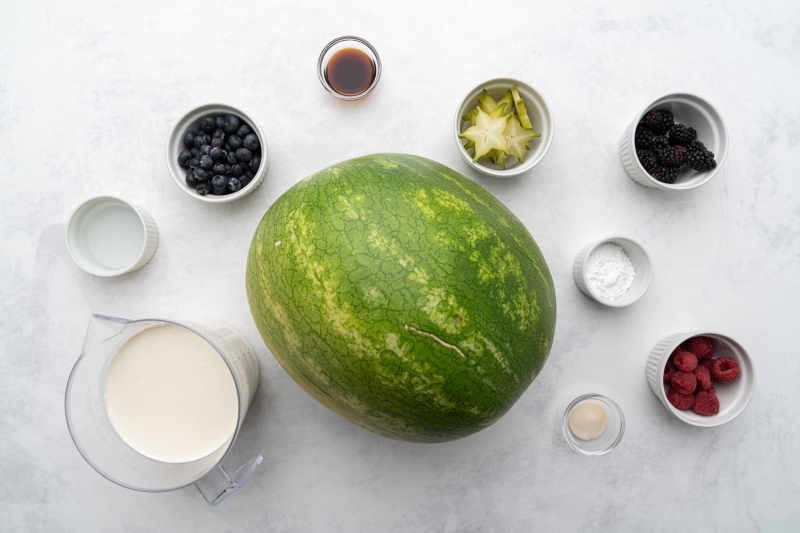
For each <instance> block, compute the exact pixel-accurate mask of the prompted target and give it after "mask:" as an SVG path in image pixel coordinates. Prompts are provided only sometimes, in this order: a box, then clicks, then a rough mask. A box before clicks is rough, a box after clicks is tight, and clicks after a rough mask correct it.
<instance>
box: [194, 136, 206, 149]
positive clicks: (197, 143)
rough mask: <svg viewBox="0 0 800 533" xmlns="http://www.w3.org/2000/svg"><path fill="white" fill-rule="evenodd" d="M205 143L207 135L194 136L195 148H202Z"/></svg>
mask: <svg viewBox="0 0 800 533" xmlns="http://www.w3.org/2000/svg"><path fill="white" fill-rule="evenodd" d="M204 144H207V143H206V136H205V135H195V136H194V146H195V148H200V147H201V146H203V145H204Z"/></svg>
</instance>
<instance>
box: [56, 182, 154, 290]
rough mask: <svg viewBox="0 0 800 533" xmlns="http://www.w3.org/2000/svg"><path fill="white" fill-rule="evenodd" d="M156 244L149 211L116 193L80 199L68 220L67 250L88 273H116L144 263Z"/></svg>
mask: <svg viewBox="0 0 800 533" xmlns="http://www.w3.org/2000/svg"><path fill="white" fill-rule="evenodd" d="M157 248H158V227H157V226H156V222H155V220H154V219H153V217H152V216H150V214H149V213H148V212H147V211H145V210H144V209H142V208H141V207H137V206H134V205H133V204H131V203H129V202H126V201H125V200H123V199H121V198H117V197H115V196H98V197H95V198H90V199H88V200H86V201H85V202H83V203H82V204H81V205H80V206H78V208H77V209H75V211H74V212H73V213H72V216H70V218H69V222H68V223H67V250H69V254H70V256H72V259H73V260H74V261H75V263H77V264H78V266H79V267H81V268H82V269H84V270H85V271H86V272H88V273H90V274H94V275H95V276H102V277H111V276H119V275H120V274H126V273H128V272H133V271H134V270H138V269H140V268H142V267H143V266H145V265H146V264H147V263H149V262H150V260H151V259H152V258H153V255H155V253H156V249H157Z"/></svg>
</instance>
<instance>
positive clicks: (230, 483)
mask: <svg viewBox="0 0 800 533" xmlns="http://www.w3.org/2000/svg"><path fill="white" fill-rule="evenodd" d="M263 459H264V458H263V457H262V456H261V455H258V456H257V457H255V458H253V459H251V460H250V461H248V462H247V463H245V465H244V466H242V467H240V468H239V469H238V470H237V471H236V472H234V473H233V475H232V476H229V475H228V472H227V471H226V470H225V467H224V466H222V464H218V465H217V466H215V467H214V468H213V469H212V470H211V471H210V472H209V473H208V474H206V475H205V476H203V477H202V478H200V479H198V480H197V481H195V483H194V485H195V487H197V490H199V491H200V494H202V495H203V498H205V499H206V501H207V502H208V503H210V504H211V505H219V504H220V503H222V502H223V501H225V499H226V498H228V497H230V496H232V495H233V494H236V493H237V492H239V491H240V490H242V488H244V485H245V483H247V480H248V479H250V476H252V475H253V472H255V471H256V468H258V465H260V464H261V461H262V460H263Z"/></svg>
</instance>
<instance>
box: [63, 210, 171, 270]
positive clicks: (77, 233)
mask: <svg viewBox="0 0 800 533" xmlns="http://www.w3.org/2000/svg"><path fill="white" fill-rule="evenodd" d="M103 204H122V205H124V206H126V207H127V208H128V209H131V210H132V211H134V212H135V213H136V214H137V215H138V216H139V221H140V222H141V224H142V228H143V229H144V242H143V244H142V248H141V251H140V252H139V255H138V256H137V257H136V260H135V261H134V262H133V263H131V264H130V265H126V266H124V267H122V268H117V269H114V268H108V267H106V266H104V265H102V264H100V263H99V262H98V261H96V260H95V259H94V258H93V257H92V256H91V254H90V253H89V252H88V251H87V250H86V249H85V246H84V245H83V235H82V234H81V228H82V220H83V219H84V218H85V216H86V214H87V213H88V212H90V211H91V210H92V209H94V208H96V207H97V206H100V205H103ZM157 249H158V226H157V225H156V221H155V219H154V218H153V217H152V215H150V213H148V212H147V211H146V210H145V209H144V208H142V207H139V206H137V205H134V204H132V203H130V202H128V201H126V200H123V199H122V198H119V197H117V196H110V195H103V196H96V197H93V198H89V199H88V200H86V201H84V202H83V203H82V204H81V205H79V206H78V207H77V208H76V209H75V211H73V212H72V215H70V217H69V221H68V222H67V250H68V251H69V254H70V256H71V257H72V259H73V261H75V263H76V264H77V265H78V266H79V267H81V268H82V269H83V270H85V271H86V272H88V273H90V274H94V275H95V276H101V277H111V276H119V275H120V274H127V273H128V272H133V271H135V270H139V269H140V268H142V267H143V266H145V265H146V264H147V263H149V262H150V260H151V259H152V258H153V256H154V255H155V253H156V250H157Z"/></svg>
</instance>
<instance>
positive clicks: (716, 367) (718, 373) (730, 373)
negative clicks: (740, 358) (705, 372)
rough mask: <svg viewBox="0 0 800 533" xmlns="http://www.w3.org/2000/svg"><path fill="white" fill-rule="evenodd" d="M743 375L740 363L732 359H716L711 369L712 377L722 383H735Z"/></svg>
mask: <svg viewBox="0 0 800 533" xmlns="http://www.w3.org/2000/svg"><path fill="white" fill-rule="evenodd" d="M741 373H742V370H741V369H740V368H739V363H737V362H736V360H735V359H733V358H731V357H720V358H719V359H715V360H714V364H713V366H712V367H711V375H712V376H713V377H714V380H715V381H719V382H720V383H727V382H729V381H734V380H736V379H737V378H738V377H739V375H740V374H741Z"/></svg>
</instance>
